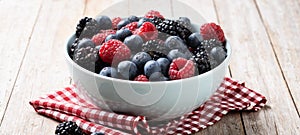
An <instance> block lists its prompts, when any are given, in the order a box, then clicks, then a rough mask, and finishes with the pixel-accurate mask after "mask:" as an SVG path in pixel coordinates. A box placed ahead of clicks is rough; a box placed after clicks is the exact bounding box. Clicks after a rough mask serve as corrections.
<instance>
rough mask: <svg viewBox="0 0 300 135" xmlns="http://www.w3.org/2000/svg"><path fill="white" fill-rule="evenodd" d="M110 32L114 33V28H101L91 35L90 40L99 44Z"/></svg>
mask: <svg viewBox="0 0 300 135" xmlns="http://www.w3.org/2000/svg"><path fill="white" fill-rule="evenodd" d="M110 34H116V31H115V30H101V31H100V32H99V33H98V34H97V35H95V36H93V38H92V41H93V42H94V43H95V44H96V45H101V44H102V43H103V42H104V40H105V38H106V37H107V36H108V35H110Z"/></svg>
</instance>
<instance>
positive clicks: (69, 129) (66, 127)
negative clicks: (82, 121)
mask: <svg viewBox="0 0 300 135" xmlns="http://www.w3.org/2000/svg"><path fill="white" fill-rule="evenodd" d="M55 135H84V133H83V132H82V129H81V128H80V127H78V125H76V123H75V122H72V121H66V122H62V123H59V124H58V125H57V126H56V129H55Z"/></svg>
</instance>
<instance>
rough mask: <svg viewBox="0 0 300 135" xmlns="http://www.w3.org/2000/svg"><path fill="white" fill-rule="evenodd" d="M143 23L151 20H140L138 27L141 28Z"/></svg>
mask: <svg viewBox="0 0 300 135" xmlns="http://www.w3.org/2000/svg"><path fill="white" fill-rule="evenodd" d="M144 22H151V20H150V19H149V18H144V17H143V18H141V19H140V20H139V21H138V27H141V26H142V25H143V23H144Z"/></svg>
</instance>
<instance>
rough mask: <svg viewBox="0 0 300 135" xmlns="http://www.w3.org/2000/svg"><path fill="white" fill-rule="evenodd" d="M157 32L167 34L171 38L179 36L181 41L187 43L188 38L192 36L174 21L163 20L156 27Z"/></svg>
mask: <svg viewBox="0 0 300 135" xmlns="http://www.w3.org/2000/svg"><path fill="white" fill-rule="evenodd" d="M156 28H157V30H158V31H160V32H163V33H166V34H169V35H171V36H179V37H180V38H181V39H182V40H183V41H185V42H186V41H187V39H188V37H189V36H190V35H191V34H192V32H191V31H190V30H188V29H187V28H185V27H184V26H183V25H181V24H179V23H178V22H176V21H174V20H167V19H166V20H164V21H162V22H161V23H159V24H158V25H156Z"/></svg>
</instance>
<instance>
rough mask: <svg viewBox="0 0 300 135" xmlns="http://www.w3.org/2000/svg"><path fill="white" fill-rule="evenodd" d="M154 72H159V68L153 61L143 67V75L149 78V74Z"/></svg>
mask: <svg viewBox="0 0 300 135" xmlns="http://www.w3.org/2000/svg"><path fill="white" fill-rule="evenodd" d="M155 72H161V68H160V66H159V64H158V62H156V61H154V60H150V61H148V62H147V63H146V64H145V66H144V73H145V75H146V76H147V77H148V78H149V77H150V76H151V74H153V73H155Z"/></svg>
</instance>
